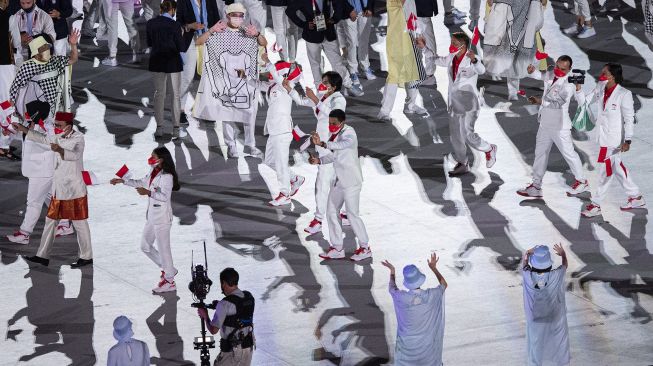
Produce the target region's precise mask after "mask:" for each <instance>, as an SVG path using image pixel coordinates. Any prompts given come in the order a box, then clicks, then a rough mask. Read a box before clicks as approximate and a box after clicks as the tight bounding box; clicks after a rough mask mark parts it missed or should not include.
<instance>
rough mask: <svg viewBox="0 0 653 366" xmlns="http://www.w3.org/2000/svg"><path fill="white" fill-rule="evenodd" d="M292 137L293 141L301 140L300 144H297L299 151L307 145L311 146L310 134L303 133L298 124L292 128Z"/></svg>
mask: <svg viewBox="0 0 653 366" xmlns="http://www.w3.org/2000/svg"><path fill="white" fill-rule="evenodd" d="M292 138H293V139H294V140H295V141H302V140H303V142H302V143H301V145H300V146H299V151H304V150H306V149H307V148H308V147H309V146H311V135H309V134H307V133H305V132H304V131H302V130H301V129H300V128H299V126H295V127H293V129H292Z"/></svg>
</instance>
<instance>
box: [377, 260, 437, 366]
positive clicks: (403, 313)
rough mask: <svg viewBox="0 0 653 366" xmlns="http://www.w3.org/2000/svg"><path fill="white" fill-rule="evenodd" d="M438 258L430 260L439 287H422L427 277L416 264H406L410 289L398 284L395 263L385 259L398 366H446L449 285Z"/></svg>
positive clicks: (430, 266) (396, 365) (406, 282)
mask: <svg viewBox="0 0 653 366" xmlns="http://www.w3.org/2000/svg"><path fill="white" fill-rule="evenodd" d="M438 260H439V259H438V256H437V255H436V254H435V253H432V254H431V258H429V259H428V260H427V262H428V265H429V268H430V269H431V271H433V273H434V274H435V277H437V279H438V282H439V283H440V286H438V287H435V288H427V289H422V288H421V287H422V285H423V284H424V281H425V280H426V276H425V275H424V274H423V273H422V272H420V270H419V269H418V268H417V266H415V265H414V264H409V265H407V266H405V267H404V271H403V273H404V287H406V288H407V289H408V291H403V290H400V289H399V288H398V287H397V283H396V281H395V267H394V266H393V265H392V263H390V262H388V261H387V260H386V261H383V262H381V264H382V265H383V266H385V267H387V268H388V269H389V270H390V284H389V291H390V295H391V296H392V302H393V303H394V308H395V314H396V316H397V345H396V347H395V363H394V364H395V366H413V365H420V366H422V365H423V366H442V345H443V340H444V291H445V290H446V289H447V286H448V285H447V281H446V280H445V279H444V276H442V274H441V273H440V271H439V270H438V268H437V263H438Z"/></svg>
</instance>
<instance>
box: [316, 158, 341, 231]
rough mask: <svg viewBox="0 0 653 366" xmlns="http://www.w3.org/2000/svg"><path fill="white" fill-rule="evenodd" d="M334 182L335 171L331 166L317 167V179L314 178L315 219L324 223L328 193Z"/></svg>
mask: <svg viewBox="0 0 653 366" xmlns="http://www.w3.org/2000/svg"><path fill="white" fill-rule="evenodd" d="M335 181H336V171H335V169H334V168H333V164H324V165H318V166H317V177H315V219H317V220H318V221H324V219H325V218H326V214H327V203H328V201H329V191H330V190H331V187H332V186H333V183H335Z"/></svg>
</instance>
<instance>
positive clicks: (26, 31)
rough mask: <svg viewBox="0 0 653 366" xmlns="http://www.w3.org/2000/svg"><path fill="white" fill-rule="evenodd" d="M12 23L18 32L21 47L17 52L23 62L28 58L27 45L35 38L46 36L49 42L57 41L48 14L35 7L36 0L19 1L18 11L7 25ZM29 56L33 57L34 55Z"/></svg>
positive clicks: (28, 49)
mask: <svg viewBox="0 0 653 366" xmlns="http://www.w3.org/2000/svg"><path fill="white" fill-rule="evenodd" d="M12 23H13V24H16V26H17V27H18V31H19V32H20V38H21V43H22V47H21V49H20V50H18V51H17V52H18V53H21V54H22V58H23V59H24V60H27V59H29V58H30V57H28V51H30V48H29V44H30V42H31V41H32V40H33V39H35V38H37V37H36V36H38V35H44V34H47V35H48V36H49V37H50V39H49V42H54V41H55V40H56V39H57V33H56V32H55V30H54V23H53V22H52V18H51V17H50V14H48V13H46V12H45V11H44V10H43V9H41V8H39V7H38V6H36V0H22V1H20V10H18V12H16V14H14V15H12V16H11V18H9V24H12ZM30 56H31V57H34V53H32V54H31V55H30Z"/></svg>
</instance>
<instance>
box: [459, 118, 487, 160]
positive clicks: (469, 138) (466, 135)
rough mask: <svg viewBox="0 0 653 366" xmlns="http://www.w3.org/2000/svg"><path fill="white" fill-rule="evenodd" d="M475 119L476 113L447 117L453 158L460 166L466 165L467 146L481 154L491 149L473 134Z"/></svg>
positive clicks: (485, 142)
mask: <svg viewBox="0 0 653 366" xmlns="http://www.w3.org/2000/svg"><path fill="white" fill-rule="evenodd" d="M477 118H478V111H473V112H468V113H465V114H450V115H449V134H450V137H451V146H452V148H453V158H454V159H455V160H456V161H457V162H459V163H461V164H466V163H467V146H469V147H471V148H474V149H476V150H478V151H483V152H486V151H490V150H491V149H492V147H491V146H490V144H489V143H488V142H487V141H485V140H483V139H482V138H481V137H480V136H479V135H478V134H477V133H476V132H474V125H475V124H476V119H477Z"/></svg>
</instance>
